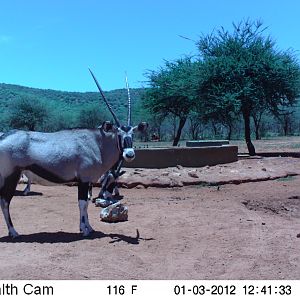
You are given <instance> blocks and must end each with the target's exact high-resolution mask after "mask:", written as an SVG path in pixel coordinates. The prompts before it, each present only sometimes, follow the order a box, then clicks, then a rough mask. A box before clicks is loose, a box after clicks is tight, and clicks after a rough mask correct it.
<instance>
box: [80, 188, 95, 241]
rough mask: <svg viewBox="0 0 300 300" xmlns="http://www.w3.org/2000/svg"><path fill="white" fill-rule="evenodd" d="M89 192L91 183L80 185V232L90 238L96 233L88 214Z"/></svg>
mask: <svg viewBox="0 0 300 300" xmlns="http://www.w3.org/2000/svg"><path fill="white" fill-rule="evenodd" d="M88 191H89V183H86V182H79V183H78V205H79V212H80V221H79V222H80V223H79V228H80V231H81V232H82V233H83V236H88V235H89V234H90V233H91V232H93V231H94V230H93V228H92V227H91V225H90V223H89V217H88V213H87V208H88Z"/></svg>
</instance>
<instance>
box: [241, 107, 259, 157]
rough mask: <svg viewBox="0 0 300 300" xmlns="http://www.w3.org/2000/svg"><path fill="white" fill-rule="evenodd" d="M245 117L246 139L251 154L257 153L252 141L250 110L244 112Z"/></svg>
mask: <svg viewBox="0 0 300 300" xmlns="http://www.w3.org/2000/svg"><path fill="white" fill-rule="evenodd" d="M243 118H244V123H245V140H246V144H247V148H248V151H249V155H250V156H254V155H256V152H255V148H254V145H253V144H252V142H251V129H250V113H249V112H248V111H244V112H243Z"/></svg>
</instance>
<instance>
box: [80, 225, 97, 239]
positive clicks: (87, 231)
mask: <svg viewBox="0 0 300 300" xmlns="http://www.w3.org/2000/svg"><path fill="white" fill-rule="evenodd" d="M93 232H95V230H94V229H93V228H92V227H84V228H80V233H81V234H82V236H83V237H87V236H89V235H90V234H91V233H93Z"/></svg>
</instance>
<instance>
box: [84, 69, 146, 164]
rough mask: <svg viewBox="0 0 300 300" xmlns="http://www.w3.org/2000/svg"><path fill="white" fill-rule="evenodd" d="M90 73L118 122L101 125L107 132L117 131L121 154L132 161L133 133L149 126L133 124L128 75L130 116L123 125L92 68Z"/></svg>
mask: <svg viewBox="0 0 300 300" xmlns="http://www.w3.org/2000/svg"><path fill="white" fill-rule="evenodd" d="M90 73H91V75H92V76H93V78H94V81H95V83H96V85H97V87H98V89H99V92H100V94H101V96H102V98H103V100H104V102H105V104H106V105H107V107H108V109H109V111H110V112H111V114H112V116H113V118H114V120H115V122H116V124H115V125H113V124H112V123H111V122H109V121H106V122H104V123H103V124H102V126H101V127H102V128H103V129H104V131H107V132H108V131H113V132H115V133H116V135H117V137H118V148H119V151H120V154H121V155H122V157H123V158H124V159H125V160H126V161H127V162H130V161H132V160H133V159H134V158H135V152H134V148H133V143H132V139H133V133H134V132H135V131H140V132H143V131H145V130H146V129H147V127H148V124H147V123H146V122H141V123H140V124H139V125H137V126H132V125H131V103H130V94H129V88H128V83H127V77H126V84H127V90H128V117H127V125H121V123H120V121H119V119H118V118H117V116H116V115H115V113H114V112H113V110H112V107H111V106H110V104H109V103H108V102H107V100H106V98H105V96H104V93H103V91H102V89H101V87H100V85H99V83H98V81H97V79H96V77H95V76H94V74H93V72H92V71H91V70H90Z"/></svg>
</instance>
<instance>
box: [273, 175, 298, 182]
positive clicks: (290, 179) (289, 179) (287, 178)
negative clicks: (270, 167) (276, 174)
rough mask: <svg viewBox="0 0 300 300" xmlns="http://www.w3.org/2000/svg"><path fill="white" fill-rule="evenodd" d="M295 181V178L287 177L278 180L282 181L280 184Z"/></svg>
mask: <svg viewBox="0 0 300 300" xmlns="http://www.w3.org/2000/svg"><path fill="white" fill-rule="evenodd" d="M292 180H295V176H286V177H282V178H278V179H276V181H280V182H282V181H283V182H286V181H292Z"/></svg>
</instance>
